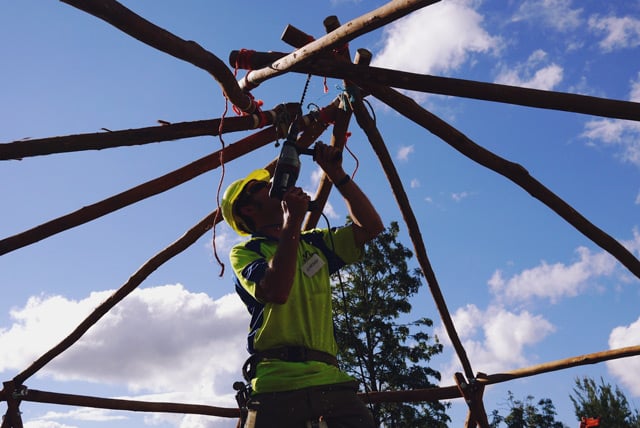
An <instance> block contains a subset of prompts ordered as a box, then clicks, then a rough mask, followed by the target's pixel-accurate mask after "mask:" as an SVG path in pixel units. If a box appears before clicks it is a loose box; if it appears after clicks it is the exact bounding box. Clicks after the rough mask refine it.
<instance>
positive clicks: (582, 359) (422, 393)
mask: <svg viewBox="0 0 640 428" xmlns="http://www.w3.org/2000/svg"><path fill="white" fill-rule="evenodd" d="M639 355H640V345H639V346H629V347H626V348H619V349H611V350H608V351H603V352H596V353H593V354H586V355H581V356H578V357H572V358H566V359H562V360H556V361H551V362H548V363H545V364H539V365H535V366H531V367H526V368H521V369H517V370H513V371H508V372H504V373H497V374H492V375H485V374H478V376H477V377H476V378H475V381H476V382H478V383H482V384H483V385H493V384H498V383H502V382H507V381H511V380H515V379H520V378H523V377H529V376H535V375H539V374H543V373H549V372H553V371H558V370H564V369H568V368H572V367H578V366H584V365H587V364H597V363H601V362H604V361H610V360H615V359H619V358H628V357H633V356H639ZM367 395H368V397H369V400H370V401H371V402H372V403H407V402H416V403H417V402H421V401H438V400H449V399H453V398H460V397H462V394H461V392H460V391H459V390H458V386H457V385H453V386H443V387H439V388H429V389H415V390H410V391H384V392H369V393H368V394H367ZM362 396H364V393H363V394H362ZM363 398H364V397H363Z"/></svg>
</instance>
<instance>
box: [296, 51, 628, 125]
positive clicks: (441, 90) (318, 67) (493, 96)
mask: <svg viewBox="0 0 640 428" xmlns="http://www.w3.org/2000/svg"><path fill="white" fill-rule="evenodd" d="M291 71H295V72H300V73H305V74H308V73H311V74H314V75H319V76H325V77H335V78H341V79H352V80H353V81H355V82H367V83H369V84H372V85H379V86H388V87H393V88H399V89H407V90H411V91H418V92H426V93H430V94H441V95H450V96H454V97H463V98H470V99H476V100H481V101H494V102H500V103H507V104H514V105H521V106H527V107H536V108H543V109H551V110H560V111H567V112H573V113H582V114H590V115H594V116H601V117H609V118H614V119H627V120H634V121H640V103H638V102H631V101H620V100H613V99H607V98H598V97H592V96H588V95H579V94H570V93H565V92H555V91H544V90H541V89H532V88H523V87H518V86H509V85H501V84H497V83H486V82H477V81H472V80H463V79H454V78H451V77H439V76H430V75H424V74H416V73H409V72H405V71H397V70H390V69H384V68H379V67H360V66H357V65H353V64H346V63H343V62H340V61H336V60H334V59H331V58H327V57H322V58H317V59H316V60H314V61H313V62H311V63H305V64H299V65H296V67H293V68H292V69H291Z"/></svg>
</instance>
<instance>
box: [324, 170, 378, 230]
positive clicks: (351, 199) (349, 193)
mask: <svg viewBox="0 0 640 428" xmlns="http://www.w3.org/2000/svg"><path fill="white" fill-rule="evenodd" d="M347 177H348V176H347ZM341 181H342V182H341ZM334 184H336V187H337V188H338V190H339V191H340V194H341V195H342V196H343V198H344V199H345V202H346V204H347V208H348V209H349V216H350V217H351V219H352V220H353V222H354V223H355V224H356V225H358V226H360V227H361V228H362V229H364V230H365V231H366V234H367V240H369V239H373V238H374V237H376V236H377V235H378V234H379V233H380V232H382V231H383V230H384V224H383V223H382V219H381V218H380V215H379V214H378V211H377V210H376V209H375V207H374V206H373V204H372V203H371V201H370V200H369V198H368V197H367V195H365V194H364V192H363V191H362V189H360V186H358V185H357V184H356V183H355V182H354V181H353V180H351V179H350V178H349V179H347V180H346V182H344V178H343V179H338V181H337V183H334Z"/></svg>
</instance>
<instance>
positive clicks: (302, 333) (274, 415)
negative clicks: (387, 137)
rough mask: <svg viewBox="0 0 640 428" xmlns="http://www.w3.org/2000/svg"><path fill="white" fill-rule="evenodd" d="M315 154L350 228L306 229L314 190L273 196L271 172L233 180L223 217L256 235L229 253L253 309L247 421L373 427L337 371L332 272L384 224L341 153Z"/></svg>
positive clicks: (326, 149) (295, 426) (261, 425)
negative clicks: (341, 203) (345, 211)
mask: <svg viewBox="0 0 640 428" xmlns="http://www.w3.org/2000/svg"><path fill="white" fill-rule="evenodd" d="M315 158H316V161H317V163H318V164H319V165H320V167H321V168H322V169H323V170H324V172H325V173H326V174H327V176H328V177H329V179H330V180H331V181H332V183H334V185H336V187H337V189H338V190H339V191H340V193H341V194H342V196H343V198H344V200H345V202H346V205H347V207H348V209H349V214H350V216H351V219H352V220H353V223H352V224H350V225H348V226H344V227H342V228H338V229H332V230H331V231H330V230H327V229H315V230H313V231H305V232H302V231H301V228H302V222H303V220H304V217H305V215H306V213H307V210H308V206H309V201H310V197H309V195H307V194H306V193H304V192H303V191H302V189H300V188H298V187H292V188H290V189H288V190H287V191H286V192H285V193H284V195H283V198H282V201H280V200H277V199H274V198H270V197H269V179H270V176H269V173H268V172H267V171H266V170H257V171H254V172H252V173H251V174H249V176H248V177H246V178H244V179H241V180H237V181H235V182H234V183H232V184H231V185H230V186H229V187H228V188H227V190H226V191H225V194H224V196H223V200H222V213H223V216H224V219H225V221H227V223H228V224H229V226H231V227H232V228H233V229H234V230H235V231H236V232H238V233H239V234H240V235H243V236H246V235H249V234H251V235H252V236H251V238H250V239H249V240H248V241H246V242H244V243H242V244H238V245H236V246H235V247H234V248H233V249H232V250H231V254H230V260H231V265H232V267H233V271H234V273H235V275H236V291H237V292H238V294H239V295H240V297H241V298H242V300H243V302H244V303H245V304H246V305H247V309H248V310H249V312H250V313H251V323H250V331H249V337H248V350H249V353H250V354H251V357H250V358H249V360H248V361H247V363H245V367H244V368H243V372H244V373H245V375H246V377H247V378H248V379H247V380H248V381H250V382H251V388H252V393H251V399H250V400H249V405H248V408H249V409H250V410H249V416H248V417H247V422H246V424H245V427H252V428H253V427H255V428H265V427H278V428H287V427H291V428H303V427H327V426H328V427H329V428H347V427H353V428H368V427H374V422H373V418H372V416H371V413H370V412H369V410H368V409H367V407H366V406H365V405H364V403H363V402H362V401H361V400H360V399H359V398H358V397H357V395H356V392H357V382H355V381H354V379H353V378H352V377H350V376H349V375H347V374H346V373H343V372H342V371H340V370H339V369H338V367H337V360H336V358H335V356H336V353H337V345H336V342H335V338H334V334H333V320H332V308H331V285H330V281H329V276H330V274H332V273H334V272H336V271H337V270H338V269H339V268H340V267H342V266H343V265H345V264H347V263H353V262H355V261H357V260H359V259H360V257H361V256H362V254H363V251H364V244H365V243H366V242H368V241H370V240H371V239H373V238H374V237H376V236H377V235H378V234H379V233H380V232H382V230H383V229H384V225H383V224H382V221H381V219H380V216H379V215H378V213H377V212H376V210H375V208H374V207H373V205H372V204H371V202H370V201H369V199H368V198H367V197H366V195H365V194H364V193H363V192H362V190H361V189H360V188H359V187H358V186H357V185H356V184H355V183H354V182H353V180H351V179H350V177H349V175H347V174H346V173H345V172H344V169H343V168H342V157H341V156H340V153H339V151H338V150H337V149H335V148H334V147H331V146H327V145H324V144H322V143H316V156H315ZM252 424H254V425H252Z"/></svg>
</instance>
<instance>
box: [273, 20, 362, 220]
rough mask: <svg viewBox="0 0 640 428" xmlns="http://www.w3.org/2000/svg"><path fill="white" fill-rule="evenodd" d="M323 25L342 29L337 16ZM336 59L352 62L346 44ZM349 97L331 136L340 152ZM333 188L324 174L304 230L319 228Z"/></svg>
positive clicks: (343, 101)
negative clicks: (313, 208)
mask: <svg viewBox="0 0 640 428" xmlns="http://www.w3.org/2000/svg"><path fill="white" fill-rule="evenodd" d="M323 24H324V27H325V30H326V31H327V33H330V32H331V31H333V30H335V29H337V28H339V27H340V21H339V20H338V17H336V16H329V17H327V18H325V20H324V21H323ZM289 28H292V27H289ZM289 34H290V33H289ZM300 34H302V35H303V37H304V33H302V32H300ZM283 36H284V35H283ZM310 40H313V38H312V37H311V36H308V37H307V41H310ZM336 57H338V58H339V59H340V60H342V61H351V59H350V58H349V46H348V45H346V44H345V45H343V46H341V48H340V49H338V50H337V53H336ZM343 83H344V85H345V87H347V86H348V85H349V82H346V81H344V82H343ZM347 97H348V94H346V93H343V94H342V96H341V97H340V105H339V106H338V108H337V109H336V118H335V121H334V124H333V132H332V134H331V142H330V145H331V146H333V147H337V148H338V149H340V150H343V149H344V147H345V145H346V143H347V132H348V131H349V122H350V121H351V114H352V111H351V106H350V105H348V102H347V101H346V98H347ZM332 188H333V183H331V180H329V177H327V175H326V174H324V173H323V174H322V179H321V180H320V184H319V185H318V189H317V190H316V194H315V197H314V200H315V202H316V204H317V205H318V209H317V210H314V211H311V212H310V213H309V215H308V216H307V219H306V222H305V224H304V227H303V229H304V230H311V229H313V228H314V227H316V226H317V224H318V221H319V220H320V214H322V208H324V206H325V204H326V203H327V200H328V199H329V194H330V193H331V189H332Z"/></svg>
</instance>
